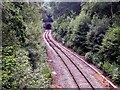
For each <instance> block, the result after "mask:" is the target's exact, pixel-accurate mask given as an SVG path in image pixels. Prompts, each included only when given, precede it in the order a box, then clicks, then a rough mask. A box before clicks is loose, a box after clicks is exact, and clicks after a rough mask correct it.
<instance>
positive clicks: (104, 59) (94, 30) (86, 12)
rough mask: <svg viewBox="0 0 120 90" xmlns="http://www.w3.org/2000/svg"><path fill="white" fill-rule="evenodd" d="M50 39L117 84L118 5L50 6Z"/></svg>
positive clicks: (119, 57)
mask: <svg viewBox="0 0 120 90" xmlns="http://www.w3.org/2000/svg"><path fill="white" fill-rule="evenodd" d="M50 6H51V11H52V15H53V17H54V24H53V30H54V32H53V34H54V37H55V38H56V39H57V40H58V41H60V42H62V43H63V44H64V45H66V46H68V47H69V48H72V49H73V50H74V51H76V52H77V53H79V54H80V55H84V56H85V59H86V60H87V61H88V62H89V63H92V64H94V65H96V66H97V67H98V68H100V69H102V70H103V71H104V72H105V74H106V75H108V77H110V78H111V79H112V81H113V82H115V83H117V84H120V2H82V3H80V2H74V3H71V2H67V3H65V2H57V3H54V2H52V3H50Z"/></svg>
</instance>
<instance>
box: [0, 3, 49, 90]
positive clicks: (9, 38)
mask: <svg viewBox="0 0 120 90" xmlns="http://www.w3.org/2000/svg"><path fill="white" fill-rule="evenodd" d="M42 4H43V3H27V2H3V3H1V4H0V5H1V6H2V48H1V49H0V50H1V51H2V56H1V57H2V66H1V67H2V75H0V78H1V79H2V89H3V90H6V89H10V90H18V89H23V88H45V87H49V85H50V81H51V76H50V69H49V68H48V67H47V65H46V63H45V59H46V52H45V45H44V43H43V42H42V33H43V30H44V29H43V26H42V10H41V5H42Z"/></svg>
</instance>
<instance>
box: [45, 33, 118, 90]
mask: <svg viewBox="0 0 120 90" xmlns="http://www.w3.org/2000/svg"><path fill="white" fill-rule="evenodd" d="M44 37H45V39H46V41H47V43H49V45H50V47H51V48H52V49H53V50H54V51H55V52H56V53H57V55H58V57H59V58H60V59H61V60H62V62H63V63H64V65H65V66H66V67H67V70H68V71H69V73H70V74H71V77H72V78H73V80H74V82H75V83H76V85H77V87H78V88H79V89H80V88H91V90H95V88H117V87H116V86H115V85H114V84H112V83H111V82H110V81H109V80H107V79H106V78H105V77H104V76H102V75H101V74H100V73H99V72H98V71H97V70H95V69H94V68H93V67H91V66H90V65H89V64H87V63H86V62H85V61H84V60H82V59H81V58H80V57H78V56H77V55H76V54H74V53H73V52H71V51H70V50H68V49H66V48H65V47H64V46H62V45H60V44H59V43H58V42H56V41H54V40H53V39H52V37H51V31H46V32H45V35H44ZM75 72H76V73H75ZM93 74H94V75H96V76H97V77H99V78H100V79H101V80H99V79H98V78H96V77H93Z"/></svg>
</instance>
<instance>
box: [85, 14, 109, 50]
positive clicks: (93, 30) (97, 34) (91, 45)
mask: <svg viewBox="0 0 120 90" xmlns="http://www.w3.org/2000/svg"><path fill="white" fill-rule="evenodd" d="M109 26H110V25H109V18H106V17H104V18H102V19H100V18H99V17H98V16H97V15H94V16H93V19H92V20H91V24H90V25H89V27H90V31H89V32H87V36H86V39H87V41H86V43H87V48H88V49H89V50H91V51H93V52H97V51H99V46H100V45H101V43H102V39H103V37H104V35H105V33H106V31H107V29H108V28H109Z"/></svg>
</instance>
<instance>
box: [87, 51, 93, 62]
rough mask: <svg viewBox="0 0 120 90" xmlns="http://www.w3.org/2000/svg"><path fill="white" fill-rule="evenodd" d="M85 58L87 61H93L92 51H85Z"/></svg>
mask: <svg viewBox="0 0 120 90" xmlns="http://www.w3.org/2000/svg"><path fill="white" fill-rule="evenodd" d="M85 60H87V61H88V62H89V63H93V61H92V60H93V53H92V52H87V53H86V54H85Z"/></svg>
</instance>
